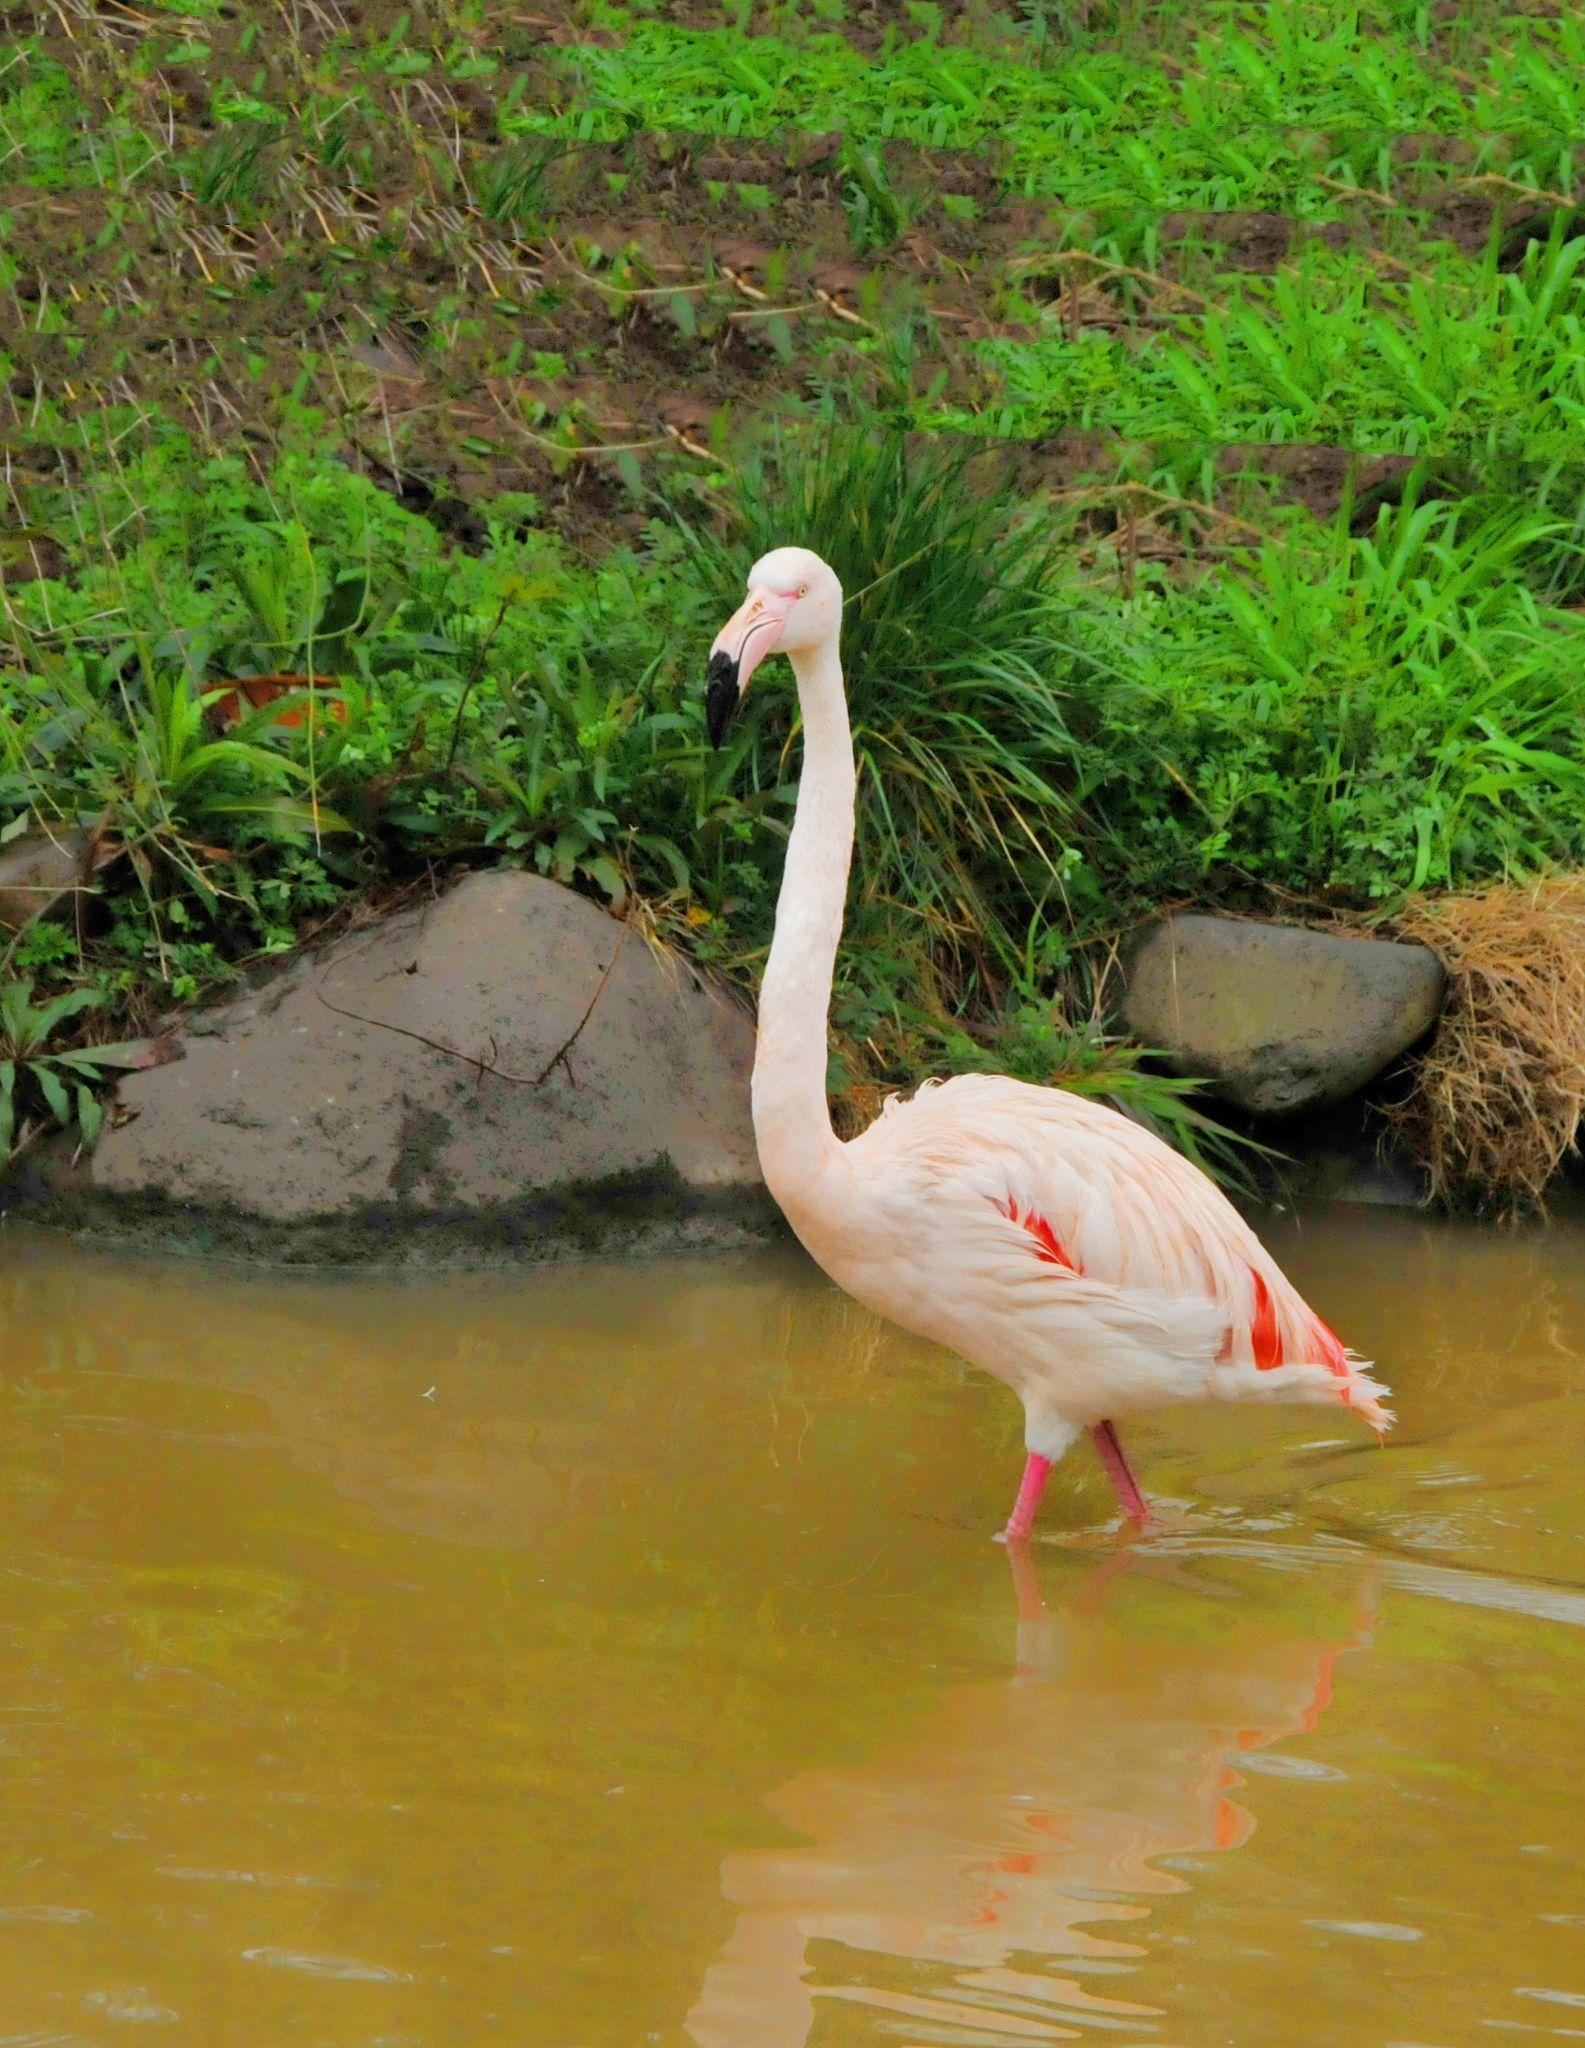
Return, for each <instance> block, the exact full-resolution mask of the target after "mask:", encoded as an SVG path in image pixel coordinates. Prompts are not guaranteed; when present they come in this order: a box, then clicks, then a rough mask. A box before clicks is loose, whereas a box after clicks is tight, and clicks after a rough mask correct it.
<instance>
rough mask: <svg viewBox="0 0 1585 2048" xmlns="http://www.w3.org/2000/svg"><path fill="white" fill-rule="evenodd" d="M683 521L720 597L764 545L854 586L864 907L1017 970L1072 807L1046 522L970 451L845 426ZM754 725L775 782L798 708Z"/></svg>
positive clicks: (919, 940)
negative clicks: (1022, 511) (690, 521)
mask: <svg viewBox="0 0 1585 2048" xmlns="http://www.w3.org/2000/svg"><path fill="white" fill-rule="evenodd" d="M687 537H688V542H689V546H690V550H691V553H692V555H693V559H694V562H695V565H696V568H697V571H698V573H699V576H700V580H701V582H702V583H703V584H704V585H705V586H706V587H707V588H708V590H709V591H710V593H711V595H712V597H713V599H714V601H715V604H716V605H717V607H718V608H723V607H724V608H725V610H728V611H729V610H731V609H733V608H734V607H735V606H736V605H737V604H738V603H739V602H740V601H741V596H742V590H743V583H744V579H745V577H746V575H747V573H748V571H749V569H750V568H751V567H752V565H753V563H754V562H755V561H756V560H757V559H758V558H759V556H761V555H763V554H766V553H768V552H769V551H770V550H771V549H772V548H775V547H781V546H788V545H794V546H802V547H809V548H813V549H814V550H815V552H816V553H817V554H820V555H823V556H824V557H825V559H826V560H827V561H828V562H830V563H831V565H832V567H833V568H834V569H835V570H836V572H837V574H838V576H839V577H840V578H841V580H842V586H843V589H844V591H845V592H846V595H847V603H846V611H845V614H844V618H843V629H842V652H843V666H844V670H845V673H846V675H847V679H848V695H849V705H850V709H851V712H852V717H853V741H854V749H855V753H856V756H857V763H858V775H859V799H858V802H859V824H858V839H857V846H856V849H855V876H856V886H855V892H854V906H855V912H856V914H857V915H858V917H859V918H860V919H861V920H862V919H863V918H864V916H865V914H866V913H871V914H873V913H874V912H876V911H877V910H884V911H885V912H886V913H887V919H888V922H889V923H891V924H892V925H893V926H894V927H895V926H897V925H898V923H899V921H900V923H901V926H902V927H903V928H904V930H905V931H908V932H910V933H911V937H912V945H911V946H910V947H909V951H910V952H912V953H916V954H917V953H926V954H930V955H932V956H933V958H934V960H935V962H936V964H937V966H938V967H939V966H941V965H947V966H948V967H949V969H950V970H955V971H960V972H962V971H968V970H969V969H971V968H973V967H975V966H979V967H984V968H989V969H993V970H994V969H996V968H1001V969H1002V970H1003V971H1007V970H1009V969H1010V968H1011V966H1012V964H1013V962H1014V961H1015V959H1016V956H1017V941H1016V939H1015V937H1014V934H1017V933H1021V932H1022V930H1023V927H1024V924H1025V921H1026V918H1027V915H1028V909H1029V905H1030V903H1031V902H1032V901H1035V900H1038V899H1040V898H1041V897H1042V896H1044V895H1047V894H1050V893H1051V892H1052V891H1053V889H1054V888H1055V886H1056V885H1057V883H1058V882H1059V880H1060V877H1061V872H1062V866H1063V860H1064V852H1065V837H1064V835H1065V831H1066V826H1067V821H1068V818H1069V815H1070V804H1069V801H1068V798H1067V796H1066V794H1065V792H1064V789H1063V778H1064V765H1063V764H1064V763H1065V762H1066V761H1067V760H1068V758H1069V756H1070V753H1071V748H1070V744H1069V735H1068V730H1067V725H1066V721H1065V719H1064V715H1063V708H1062V697H1061V692H1060V688H1059V679H1060V677H1061V675H1062V673H1063V670H1064V668H1065V666H1066V664H1067V660H1068V650H1067V648H1066V646H1065V644H1064V639H1063V634H1062V628H1061V613H1060V611H1059V608H1058V605H1057V602H1056V591H1057V587H1058V581H1059V573H1060V572H1059V564H1058V559H1057V556H1056V553H1055V550H1054V548H1053V546H1052V544H1051V541H1050V539H1049V537H1047V536H1046V535H1045V534H1043V533H1042V531H1041V529H1040V527H1039V526H1038V525H1037V524H1036V523H1034V522H1032V521H1030V520H1027V519H1026V520H1022V521H1021V520H1019V518H1018V517H1017V508H1016V506H1014V505H1012V504H1010V503H1009V502H1007V501H1006V500H1004V499H1001V498H999V497H998V496H997V495H996V494H995V493H994V492H991V491H988V490H984V489H981V488H978V487H977V485H976V481H975V479H974V477H973V475H972V472H971V459H970V457H969V456H968V454H967V453H966V452H964V451H962V450H960V449H954V448H940V447H928V446H927V447H926V448H924V449H923V450H920V449H916V448H912V447H910V445H909V443H908V442H907V441H906V440H905V439H904V438H903V437H902V436H900V435H896V434H877V433H865V432H862V431H858V430H853V429H839V428H830V429H826V430H825V431H823V432H821V433H820V434H818V435H815V436H811V437H809V438H804V439H798V440H792V439H782V440H780V441H778V442H776V443H774V444H773V445H772V446H771V447H770V449H769V450H768V451H766V452H765V453H763V454H761V455H759V456H757V457H755V458H753V459H751V460H750V461H749V462H748V463H747V464H746V465H745V466H744V468H743V469H742V470H741V471H740V472H739V474H738V475H737V477H736V478H735V479H734V483H733V487H732V491H731V494H730V498H729V502H728V505H727V508H726V510H725V513H724V515H723V516H722V518H721V519H720V521H719V522H718V523H717V524H716V525H714V526H713V527H710V528H708V529H694V528H690V529H688V532H687ZM785 701H787V702H789V703H790V701H791V700H790V698H789V699H787V700H785ZM760 733H761V740H760V749H761V751H760V759H759V772H760V773H761V775H762V776H764V777H765V778H767V779H774V777H775V776H776V775H777V774H778V773H779V764H780V760H781V757H782V754H783V753H784V751H785V749H786V748H787V746H788V743H789V724H788V719H787V716H785V715H783V714H782V713H780V712H778V714H777V715H775V716H771V717H767V718H765V719H764V720H763V721H762V724H761V727H760Z"/></svg>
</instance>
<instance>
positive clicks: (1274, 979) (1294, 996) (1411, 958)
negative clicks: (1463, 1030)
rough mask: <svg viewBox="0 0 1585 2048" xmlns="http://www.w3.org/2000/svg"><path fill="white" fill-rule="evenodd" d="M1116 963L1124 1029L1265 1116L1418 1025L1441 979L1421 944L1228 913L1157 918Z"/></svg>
mask: <svg viewBox="0 0 1585 2048" xmlns="http://www.w3.org/2000/svg"><path fill="white" fill-rule="evenodd" d="M1125 971H1126V978H1127V987H1126V993H1125V995H1124V998H1123V1003H1122V1018H1123V1022H1124V1023H1125V1025H1126V1026H1127V1028H1128V1031H1129V1033H1130V1035H1131V1036H1132V1037H1134V1038H1136V1039H1138V1040H1139V1041H1140V1043H1141V1044H1144V1045H1150V1046H1156V1047H1158V1048H1160V1050H1161V1051H1163V1052H1164V1053H1166V1054H1167V1056H1168V1058H1169V1060H1170V1061H1171V1064H1172V1065H1173V1066H1174V1067H1175V1068H1176V1069H1177V1071H1178V1072H1179V1073H1182V1074H1194V1075H1198V1076H1200V1077H1201V1078H1202V1079H1204V1080H1206V1081H1207V1082H1209V1083H1210V1084H1211V1087H1212V1089H1213V1090H1214V1092H1215V1093H1216V1094H1217V1095H1219V1096H1220V1097H1221V1098H1222V1099H1223V1101H1225V1102H1230V1103H1233V1104H1235V1105H1236V1106H1237V1107H1238V1108H1240V1109H1244V1110H1248V1111H1249V1112H1250V1113H1251V1114H1252V1115H1254V1116H1272V1117H1275V1116H1293V1115H1296V1114H1298V1113H1299V1112H1300V1111H1302V1110H1307V1109H1319V1108H1322V1107H1324V1106H1325V1105H1326V1104H1328V1103H1334V1102H1342V1101H1345V1100H1346V1099H1347V1098H1348V1097H1349V1096H1350V1095H1354V1094H1357V1093H1358V1092H1359V1090H1360V1089H1361V1088H1363V1087H1364V1086H1365V1085H1366V1083H1367V1082H1369V1081H1372V1080H1374V1078H1375V1077H1376V1075H1377V1074H1379V1073H1380V1072H1381V1071H1382V1070H1383V1068H1385V1067H1387V1066H1389V1065H1390V1064H1391V1063H1392V1061H1393V1060H1395V1059H1397V1058H1398V1056H1399V1054H1400V1053H1403V1052H1406V1051H1407V1050H1408V1048H1409V1047H1410V1046H1411V1045H1413V1044H1414V1042H1415V1040H1416V1039H1418V1038H1420V1037H1422V1036H1423V1035H1424V1033H1425V1032H1426V1031H1427V1030H1428V1029H1429V1028H1430V1025H1431V1023H1432V1020H1433V1019H1434V1018H1435V1016H1436V1014H1437V1011H1438V1009H1439V1008H1440V1006H1441V1001H1442V990H1443V982H1444V976H1443V973H1442V968H1441V965H1440V963H1439V962H1438V960H1437V958H1436V956H1435V955H1434V954H1433V953H1431V952H1429V951H1428V950H1427V949H1426V948H1425V947H1424V946H1411V945H1399V944H1396V943H1394V942H1393V941H1390V940H1386V939H1355V938H1340V937H1337V936H1336V935H1334V934H1333V933H1330V932H1312V931H1304V930H1301V929H1299V928H1298V927H1296V926H1293V925H1276V924H1256V923H1250V922H1246V921H1244V920H1242V919H1238V918H1230V917H1198V916H1180V917H1169V918H1164V919H1163V920H1162V921H1161V922H1160V923H1159V924H1157V925H1153V926H1152V927H1151V929H1150V930H1149V931H1148V932H1147V933H1146V934H1145V936H1144V938H1143V939H1142V940H1141V941H1140V943H1139V944H1138V945H1137V946H1136V947H1135V948H1134V950H1133V951H1132V953H1131V954H1130V956H1129V958H1128V961H1127V963H1126V970H1125Z"/></svg>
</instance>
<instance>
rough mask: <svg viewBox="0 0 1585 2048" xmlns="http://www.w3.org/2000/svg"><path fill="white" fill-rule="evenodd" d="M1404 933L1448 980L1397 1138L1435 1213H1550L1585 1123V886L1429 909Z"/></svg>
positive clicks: (1492, 893) (1400, 1110) (1552, 885)
mask: <svg viewBox="0 0 1585 2048" xmlns="http://www.w3.org/2000/svg"><path fill="white" fill-rule="evenodd" d="M1396 922H1397V928H1398V931H1399V933H1400V935H1401V936H1402V937H1404V938H1406V939H1418V940H1419V941H1420V942H1421V943H1422V944H1423V945H1426V946H1429V947H1430V948H1431V950H1432V951H1433V952H1434V953H1435V954H1436V955H1437V957H1438V958H1439V959H1440V960H1441V962H1442V965H1443V967H1444V968H1445V969H1446V970H1447V977H1448V991H1447V1000H1446V1003H1445V1005H1444V1007H1443V1011H1442V1015H1441V1018H1440V1019H1439V1021H1438V1023H1437V1027H1436V1031H1435V1033H1434V1035H1433V1037H1432V1039H1431V1042H1430V1044H1429V1046H1428V1047H1427V1048H1426V1050H1425V1052H1424V1053H1423V1054H1422V1055H1421V1057H1420V1059H1419V1061H1418V1062H1417V1065H1416V1068H1415V1078H1414V1082H1413V1085H1412V1088H1411V1091H1410V1093H1409V1094H1408V1095H1407V1096H1406V1097H1405V1099H1404V1100H1403V1101H1402V1102H1401V1103H1399V1104H1398V1105H1397V1106H1396V1107H1395V1108H1394V1109H1393V1110H1392V1111H1391V1112H1390V1115H1391V1118H1392V1122H1393V1124H1394V1126H1395V1129H1396V1133H1397V1136H1398V1138H1399V1139H1400V1141H1401V1142H1402V1143H1403V1144H1404V1145H1405V1147H1406V1148H1407V1149H1408V1150H1409V1151H1410V1152H1411V1153H1412V1154H1413V1156H1414V1157H1415V1158H1416V1159H1418V1160H1419V1162H1420V1163H1421V1164H1422V1165H1423V1166H1424V1168H1425V1170H1426V1173H1427V1175H1428V1176H1429V1180H1430V1191H1431V1194H1432V1196H1433V1197H1434V1198H1435V1199H1437V1200H1440V1201H1444V1202H1448V1203H1451V1204H1454V1205H1456V1206H1460V1207H1474V1208H1478V1209H1484V1210H1495V1211H1497V1212H1499V1213H1504V1214H1513V1213H1516V1212H1518V1211H1521V1210H1524V1209H1530V1208H1539V1207H1541V1206H1542V1205H1543V1203H1544V1200H1545V1194H1546V1189H1547V1186H1548V1184H1549V1183H1550V1181H1551V1180H1552V1178H1553V1176H1554V1174H1555V1173H1556V1172H1557V1170H1558V1168H1559V1166H1560V1165H1561V1164H1562V1162H1563V1160H1564V1158H1565V1157H1566V1156H1567V1154H1568V1153H1570V1152H1571V1151H1572V1150H1573V1149H1574V1145H1575V1139H1576V1135H1577V1132H1578V1129H1579V1122H1580V1116H1581V1113H1582V1111H1585V875H1557V876H1552V877H1549V878H1548V879H1547V880H1545V881H1540V882H1535V883H1530V884H1522V885H1521V884H1513V883H1501V884H1498V885H1497V886H1496V887H1494V888H1490V889H1485V890H1482V891H1481V893H1480V894H1478V895H1473V896H1447V897H1440V898H1422V899H1419V900H1417V901H1415V902H1412V903H1410V904H1409V905H1408V906H1407V908H1406V909H1405V911H1404V912H1403V913H1402V915H1401V916H1400V917H1399V918H1398V919H1397V921H1396Z"/></svg>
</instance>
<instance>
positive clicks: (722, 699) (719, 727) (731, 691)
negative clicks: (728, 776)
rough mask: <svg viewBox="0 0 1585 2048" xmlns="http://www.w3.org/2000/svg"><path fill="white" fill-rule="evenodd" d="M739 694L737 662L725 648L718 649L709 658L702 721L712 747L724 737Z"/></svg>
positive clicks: (730, 722)
mask: <svg viewBox="0 0 1585 2048" xmlns="http://www.w3.org/2000/svg"><path fill="white" fill-rule="evenodd" d="M739 694H740V693H739V690H738V682H737V663H736V662H735V661H734V660H733V659H732V657H731V655H730V654H728V653H727V652H726V650H725V649H724V648H721V647H718V648H717V649H716V651H715V652H714V654H712V655H711V657H710V669H709V673H708V675H707V677H706V679H705V690H704V722H705V726H706V729H707V730H708V732H709V734H710V744H711V746H712V747H718V746H720V744H721V742H722V741H723V740H724V739H725V738H726V736H727V732H728V729H729V728H730V726H731V724H732V718H733V714H734V713H735V712H736V710H737V706H738V697H739Z"/></svg>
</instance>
